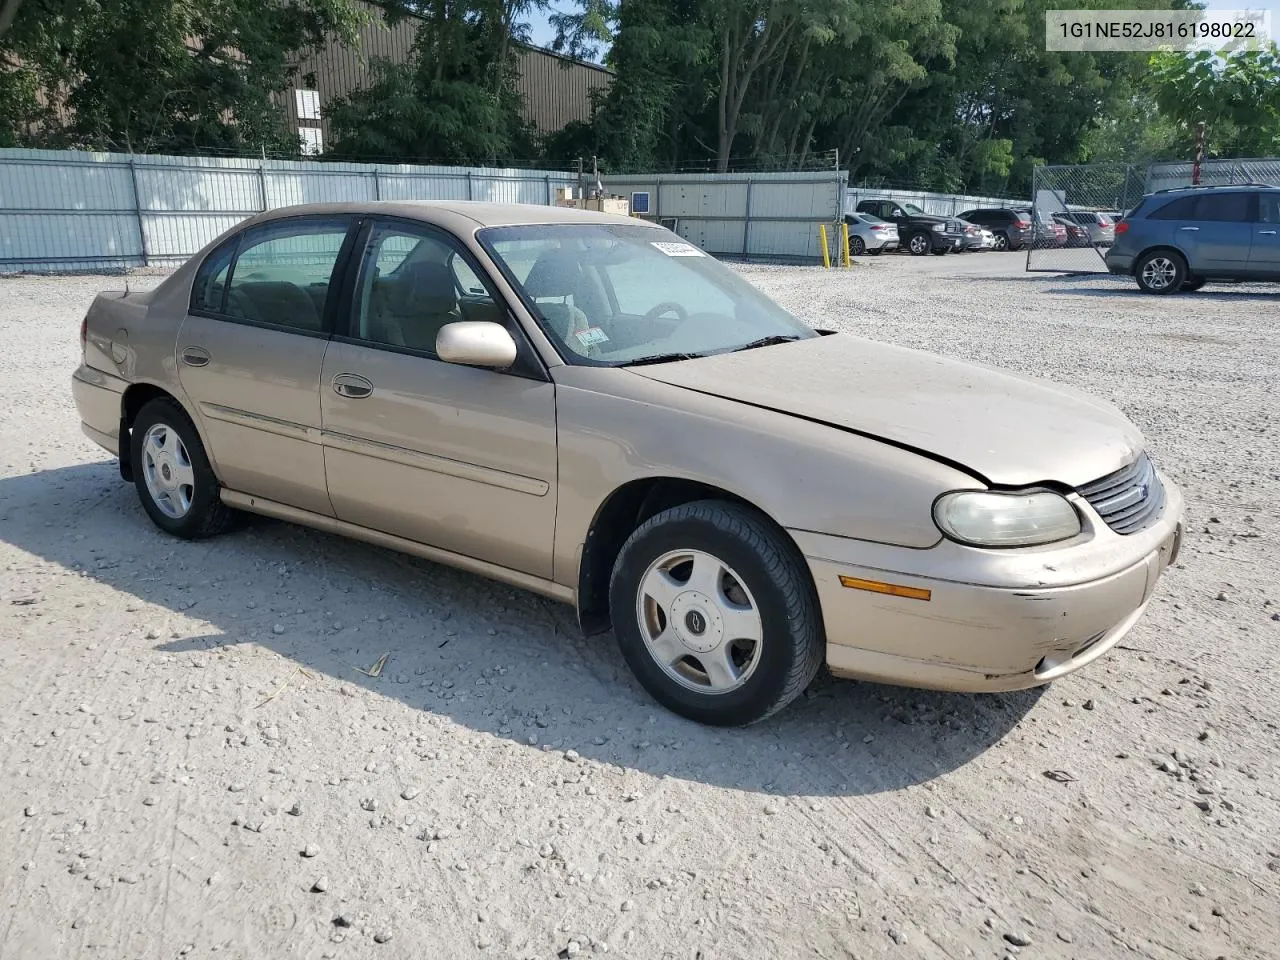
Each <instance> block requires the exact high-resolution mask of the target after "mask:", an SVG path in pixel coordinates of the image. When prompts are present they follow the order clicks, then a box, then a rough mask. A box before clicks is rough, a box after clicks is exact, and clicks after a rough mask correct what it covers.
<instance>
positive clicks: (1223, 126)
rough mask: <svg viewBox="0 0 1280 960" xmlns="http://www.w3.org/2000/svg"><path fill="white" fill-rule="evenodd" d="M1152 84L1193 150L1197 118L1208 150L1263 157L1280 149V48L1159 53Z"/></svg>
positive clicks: (1182, 142)
mask: <svg viewBox="0 0 1280 960" xmlns="http://www.w3.org/2000/svg"><path fill="white" fill-rule="evenodd" d="M1150 68H1151V72H1150V78H1149V85H1150V90H1151V92H1152V95H1153V97H1154V99H1155V103H1156V105H1157V106H1158V107H1159V109H1160V112H1161V113H1162V114H1163V115H1164V116H1165V117H1167V118H1169V120H1170V121H1171V122H1172V124H1173V125H1174V129H1175V136H1176V138H1177V142H1178V143H1179V145H1180V147H1181V150H1182V152H1183V154H1184V155H1190V153H1191V151H1192V149H1193V146H1194V142H1195V128H1196V124H1198V123H1200V122H1201V121H1203V122H1204V124H1205V147H1206V150H1205V152H1206V154H1207V155H1208V156H1222V157H1263V156H1274V155H1275V154H1277V153H1280V48H1278V47H1277V46H1276V45H1275V44H1274V43H1273V44H1271V45H1270V46H1269V47H1268V48H1266V49H1263V50H1255V51H1240V52H1235V53H1231V54H1230V55H1227V56H1219V55H1217V54H1213V53H1209V52H1208V51H1199V52H1196V53H1193V54H1189V55H1188V54H1183V53H1172V52H1170V53H1163V52H1162V53H1156V54H1153V55H1152V57H1151V61H1150Z"/></svg>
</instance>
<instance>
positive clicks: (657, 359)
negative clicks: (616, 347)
mask: <svg viewBox="0 0 1280 960" xmlns="http://www.w3.org/2000/svg"><path fill="white" fill-rule="evenodd" d="M705 356H706V354H705V353H655V354H652V355H650V356H647V357H637V358H636V359H635V360H628V361H626V362H625V363H620V364H619V366H621V367H640V366H644V365H645V364H646V363H671V362H672V361H675V360H696V359H698V357H705Z"/></svg>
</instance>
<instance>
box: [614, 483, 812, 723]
mask: <svg viewBox="0 0 1280 960" xmlns="http://www.w3.org/2000/svg"><path fill="white" fill-rule="evenodd" d="M609 607H610V613H611V615H612V618H613V628H614V633H615V635H616V636H617V638H618V646H619V647H620V648H621V651H622V655H623V657H624V658H625V659H626V661H627V664H628V666H630V667H631V670H632V672H633V673H635V675H636V678H637V679H638V680H639V681H640V683H641V685H642V686H643V687H644V688H645V689H646V690H647V691H648V692H649V693H650V694H651V695H652V696H653V698H654V699H655V700H657V701H658V702H659V703H661V704H663V706H665V707H667V708H668V709H669V710H672V711H673V712H675V713H678V714H680V715H681V716H683V717H687V718H688V719H690V720H696V721H697V722H699V723H707V724H713V725H716V726H740V725H743V724H748V723H754V722H756V721H757V720H762V719H764V718H765V717H767V716H769V715H770V714H772V713H775V712H777V711H778V710H781V709H782V708H783V707H785V706H786V705H787V704H788V703H790V702H791V701H792V700H794V699H795V698H796V697H798V696H799V695H800V694H801V692H803V691H804V689H805V687H807V686H808V685H809V683H810V681H812V680H813V678H814V676H815V675H816V674H817V672H818V669H819V668H820V667H821V665H822V661H823V656H824V653H825V649H826V639H825V635H824V633H823V628H822V617H821V613H820V611H819V608H818V598H817V593H816V591H815V590H814V586H813V581H812V579H811V578H810V576H809V572H808V569H807V568H806V566H805V563H804V558H803V557H802V556H801V555H800V552H799V551H798V550H797V549H796V546H795V544H794V543H792V542H791V541H790V540H788V539H787V537H786V535H785V534H783V533H782V532H781V531H779V530H777V529H776V528H775V527H774V526H773V525H772V524H770V523H769V521H768V520H766V519H765V518H764V517H762V516H761V515H760V514H758V513H756V512H755V511H753V510H750V509H748V508H746V507H742V506H738V505H736V504H731V503H725V502H721V501H718V500H701V501H697V502H695V503H689V504H685V505H683V506H679V507H673V508H672V509H670V510H665V511H663V512H662V513H659V514H658V515H656V516H654V517H652V518H651V519H649V520H648V521H646V522H645V523H643V524H642V525H641V526H640V527H639V528H638V529H636V531H635V532H634V533H632V534H631V536H630V537H629V538H628V540H627V542H626V543H625V544H624V545H623V547H622V551H621V552H620V553H619V555H618V559H617V562H616V563H615V564H614V568H613V577H612V581H611V583H610V589H609Z"/></svg>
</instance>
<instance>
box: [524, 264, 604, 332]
mask: <svg viewBox="0 0 1280 960" xmlns="http://www.w3.org/2000/svg"><path fill="white" fill-rule="evenodd" d="M584 279H585V278H584V277H583V275H582V265H581V264H580V263H579V262H578V259H577V257H575V256H574V255H573V253H572V252H571V251H568V250H548V251H546V252H545V253H542V254H540V255H539V256H538V259H537V260H535V261H534V263H533V267H532V268H531V269H530V270H529V275H528V277H526V278H525V281H524V290H525V293H526V294H528V295H529V297H530V299H532V300H533V301H534V303H535V305H536V306H537V309H538V313H540V314H541V315H542V318H543V319H544V320H545V321H546V322H547V324H548V325H550V326H551V327H552V328H553V329H554V330H555V331H556V333H557V334H558V335H559V337H560V339H561V340H563V341H564V343H565V345H566V346H567V347H568V348H569V349H570V350H572V351H573V352H574V353H577V354H580V355H581V356H584V357H585V356H589V355H590V353H591V348H590V347H588V346H584V345H583V344H582V343H581V342H580V341H579V340H578V338H577V336H576V334H578V333H581V332H583V331H584V330H588V329H590V328H591V321H590V320H589V319H588V318H587V315H586V314H585V313H583V312H582V311H581V310H579V309H578V308H577V307H575V306H573V305H572V304H569V303H566V302H561V303H543V302H542V301H543V300H544V299H549V298H553V297H559V298H562V299H564V300H567V299H568V298H569V297H573V298H574V299H575V300H577V299H578V293H579V291H580V290H581V289H582V285H583V282H584Z"/></svg>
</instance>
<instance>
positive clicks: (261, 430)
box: [177, 217, 351, 516]
mask: <svg viewBox="0 0 1280 960" xmlns="http://www.w3.org/2000/svg"><path fill="white" fill-rule="evenodd" d="M350 224H351V220H350V218H349V217H320V218H299V219H289V220H277V221H272V222H270V223H267V224H263V225H261V226H258V227H253V228H251V229H249V230H248V231H246V232H245V233H243V234H240V235H239V236H238V237H236V238H233V239H232V240H230V241H229V242H228V243H227V244H225V245H224V246H223V247H220V248H218V250H216V251H214V253H212V254H210V256H209V257H208V258H207V259H206V260H205V262H204V264H203V265H202V266H201V267H200V270H199V271H198V273H197V276H196V280H195V283H194V285H193V289H192V297H191V306H190V310H189V312H188V314H187V316H186V318H185V319H184V320H183V322H182V327H181V329H180V330H179V332H178V343H177V365H178V377H179V380H180V381H181V383H182V389H183V390H184V391H185V392H186V394H187V396H188V397H189V398H190V399H191V401H192V404H193V406H194V408H195V410H194V413H195V416H196V417H197V418H198V419H199V421H200V425H201V428H202V430H203V433H204V436H205V438H206V440H207V441H208V446H209V454H210V457H211V458H212V460H213V463H214V468H215V470H216V472H217V474H218V478H219V479H220V480H221V481H222V483H223V484H225V485H226V486H228V487H230V488H231V489H232V490H237V491H240V492H241V493H250V494H254V495H256V496H260V497H264V498H266V499H269V500H276V501H279V502H281V503H287V504H289V505H291V506H295V507H300V508H302V509H304V510H310V511H312V512H314V513H323V514H327V515H329V516H332V514H333V511H332V509H331V508H330V505H329V496H328V493H327V492H326V489H325V479H324V454H323V452H322V450H321V446H320V371H321V367H322V365H323V362H324V354H325V348H326V346H327V345H328V342H329V313H330V311H331V303H330V301H331V297H330V295H329V294H330V281H331V279H332V277H333V275H334V273H335V270H336V267H337V264H338V263H339V262H340V260H341V254H342V250H343V244H344V242H345V241H346V238H347V234H348V230H349V227H350Z"/></svg>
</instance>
